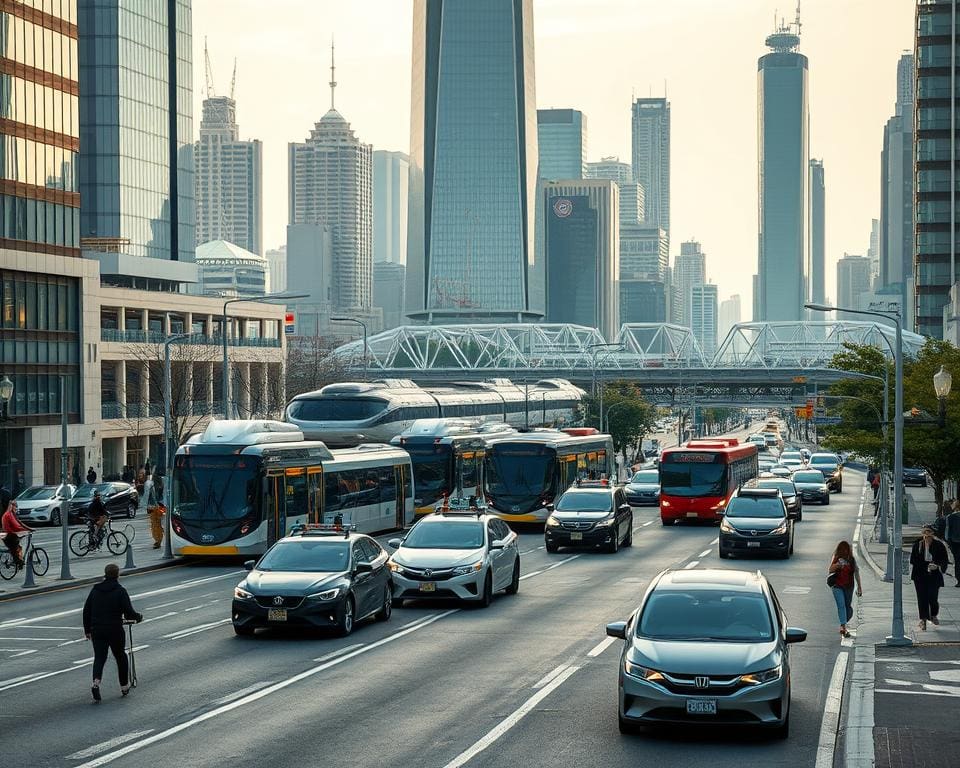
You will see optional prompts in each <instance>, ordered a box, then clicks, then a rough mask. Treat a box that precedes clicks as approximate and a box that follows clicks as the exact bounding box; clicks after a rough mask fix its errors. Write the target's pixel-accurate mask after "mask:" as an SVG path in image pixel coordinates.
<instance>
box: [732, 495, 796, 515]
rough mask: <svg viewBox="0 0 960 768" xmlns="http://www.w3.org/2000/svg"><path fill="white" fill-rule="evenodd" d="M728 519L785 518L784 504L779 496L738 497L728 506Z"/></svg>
mask: <svg viewBox="0 0 960 768" xmlns="http://www.w3.org/2000/svg"><path fill="white" fill-rule="evenodd" d="M726 516H727V517H769V518H771V519H773V518H777V517H783V502H782V501H780V499H779V498H778V497H777V496H736V497H735V498H733V499H731V500H730V504H729V506H727V512H726Z"/></svg>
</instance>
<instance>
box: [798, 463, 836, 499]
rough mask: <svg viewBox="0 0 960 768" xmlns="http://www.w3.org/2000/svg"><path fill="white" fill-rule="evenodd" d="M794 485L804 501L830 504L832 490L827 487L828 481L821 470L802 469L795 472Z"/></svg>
mask: <svg viewBox="0 0 960 768" xmlns="http://www.w3.org/2000/svg"><path fill="white" fill-rule="evenodd" d="M793 485H794V487H796V489H797V490H798V491H799V492H800V498H801V499H803V500H804V501H819V502H820V503H821V504H829V503H830V488H828V487H827V479H826V478H825V477H824V476H823V472H821V471H820V470H819V469H802V470H798V471H797V472H794V473H793Z"/></svg>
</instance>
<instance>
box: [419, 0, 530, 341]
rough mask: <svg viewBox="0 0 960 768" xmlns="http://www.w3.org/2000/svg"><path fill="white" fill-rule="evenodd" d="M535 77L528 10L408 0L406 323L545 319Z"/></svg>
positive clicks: (507, 4)
mask: <svg viewBox="0 0 960 768" xmlns="http://www.w3.org/2000/svg"><path fill="white" fill-rule="evenodd" d="M441 31H442V33H441ZM534 75H535V72H534V54H533V0H487V1H486V2H483V3H463V2H444V0H415V2H414V23H413V75H412V85H413V89H412V90H413V98H412V111H411V134H410V212H409V221H408V233H409V237H408V241H407V309H408V311H407V314H408V316H410V317H411V318H414V319H416V320H418V321H420V322H424V321H426V322H471V321H501V322H506V321H512V322H516V321H523V320H536V319H539V318H540V317H542V316H543V312H544V283H543V279H544V278H543V265H542V264H535V262H534V258H533V257H534V229H535V210H536V196H537V162H538V154H537V120H536V107H535V104H536V93H535V87H534Z"/></svg>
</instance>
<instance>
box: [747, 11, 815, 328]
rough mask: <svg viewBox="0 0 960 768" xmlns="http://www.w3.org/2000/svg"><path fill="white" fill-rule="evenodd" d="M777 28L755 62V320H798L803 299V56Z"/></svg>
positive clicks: (795, 40) (806, 262)
mask: <svg viewBox="0 0 960 768" xmlns="http://www.w3.org/2000/svg"><path fill="white" fill-rule="evenodd" d="M791 29H792V28H791V27H781V28H780V29H779V30H778V31H776V32H774V33H773V34H772V35H770V36H769V37H767V41H766V44H767V47H768V48H770V49H771V53H768V54H766V55H765V56H761V57H760V60H759V62H758V80H757V86H758V90H757V95H758V102H759V103H758V110H759V115H758V117H759V126H758V132H757V133H758V144H759V147H758V161H759V185H760V190H759V192H760V194H759V253H758V257H759V258H758V263H759V269H758V275H759V280H758V287H759V295H758V296H757V304H758V306H757V309H758V310H759V317H754V318H753V319H754V320H755V321H756V320H766V321H778V320H801V319H803V316H804V313H805V310H804V308H803V305H804V302H805V301H806V300H807V299H808V297H809V279H810V272H811V268H810V257H809V251H808V250H807V247H806V235H807V203H808V200H807V196H808V185H807V180H808V175H809V173H810V168H809V160H810V150H809V107H808V85H807V78H808V75H807V57H806V56H804V55H803V54H801V53H798V52H797V47H798V46H799V45H800V36H799V35H798V34H794V33H793V32H792V31H791Z"/></svg>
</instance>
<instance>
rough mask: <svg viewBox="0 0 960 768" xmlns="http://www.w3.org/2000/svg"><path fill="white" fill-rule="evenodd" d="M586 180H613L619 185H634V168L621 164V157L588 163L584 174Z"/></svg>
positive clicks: (628, 164)
mask: <svg viewBox="0 0 960 768" xmlns="http://www.w3.org/2000/svg"><path fill="white" fill-rule="evenodd" d="M583 178H585V179H611V180H612V181H615V182H617V184H632V183H633V166H632V165H630V163H622V162H620V158H619V157H604V158H601V159H600V160H597V161H595V162H593V163H587V165H586V169H585V171H584V174H583Z"/></svg>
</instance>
